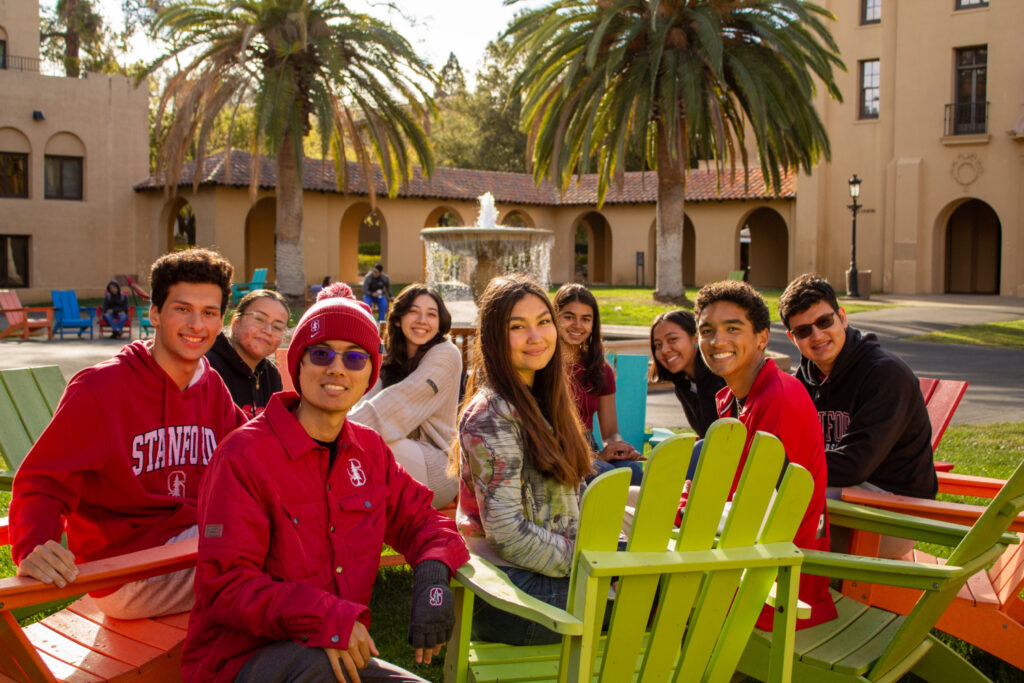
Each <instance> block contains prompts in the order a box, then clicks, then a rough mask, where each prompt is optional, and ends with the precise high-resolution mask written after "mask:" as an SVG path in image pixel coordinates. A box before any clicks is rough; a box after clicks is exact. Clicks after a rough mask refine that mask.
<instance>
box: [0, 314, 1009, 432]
mask: <svg viewBox="0 0 1024 683" xmlns="http://www.w3.org/2000/svg"><path fill="white" fill-rule="evenodd" d="M872 300H873V301H877V302H879V303H887V304H892V305H893V307H892V308H885V309H881V310H877V311H864V312H861V313H853V314H851V315H850V322H851V324H853V325H854V326H856V327H858V328H860V329H861V330H863V331H865V332H874V333H875V334H877V335H878V336H879V338H880V339H881V341H882V343H883V345H884V346H885V348H887V349H889V350H890V351H893V352H894V353H896V354H898V355H899V356H900V357H902V358H903V359H904V360H905V361H906V362H907V363H908V364H909V365H910V367H911V368H913V369H914V372H916V373H917V374H918V375H922V376H925V377H937V378H948V379H965V380H967V381H968V382H970V387H969V388H968V389H967V394H966V395H965V396H964V399H963V401H962V402H961V403H960V408H959V409H958V410H957V412H956V414H955V415H954V417H953V424H981V423H988V422H1024V351H1014V350H1009V349H996V348H986V347H981V346H956V345H949V344H930V343H927V342H912V341H907V339H906V338H907V337H909V336H913V335H916V334H923V333H926V332H931V331H935V330H941V329H947V328H950V327H956V326H958V325H965V324H978V323H983V322H995V321H1002V320H1015V319H1021V318H1024V300H1022V299H1010V298H1006V297H991V296H915V297H877V298H875V299H872ZM604 331H605V334H606V336H614V337H617V338H633V339H638V340H643V339H647V338H648V330H647V328H644V327H628V326H622V325H606V326H604ZM126 341H127V340H125V339H117V340H114V339H100V338H97V339H96V340H95V341H88V340H85V341H77V340H74V341H72V340H71V339H66V340H64V341H60V340H57V339H55V340H54V341H53V342H46V341H40V340H37V339H36V340H31V341H27V342H26V341H21V340H16V339H7V340H4V341H3V342H0V368H15V367H25V366H29V365H50V364H56V365H58V366H60V369H61V371H62V372H63V373H64V376H65V377H68V378H70V377H71V376H72V375H73V374H74V373H76V372H78V371H79V370H81V369H82V368H85V367H88V366H90V365H93V364H95V363H98V362H100V361H101V360H104V359H106V358H109V357H110V356H112V355H113V354H115V353H117V351H118V349H120V348H121V346H123V345H124V344H125V343H126ZM768 347H769V349H771V350H772V351H776V352H779V353H784V354H787V355H789V356H790V357H791V358H792V359H793V361H794V363H795V362H796V361H797V360H798V355H797V351H796V347H795V346H793V344H792V343H791V342H790V341H789V339H788V338H787V337H786V334H785V330H784V329H783V327H782V325H781V324H778V323H775V324H773V325H772V335H771V341H770V342H769V345H768ZM647 424H648V425H656V426H659V427H685V426H686V418H685V416H684V415H683V411H682V409H681V408H680V407H679V403H678V402H677V401H676V398H675V396H674V395H673V393H672V391H671V390H670V389H669V390H655V391H652V392H651V393H650V394H649V396H648V399H647Z"/></svg>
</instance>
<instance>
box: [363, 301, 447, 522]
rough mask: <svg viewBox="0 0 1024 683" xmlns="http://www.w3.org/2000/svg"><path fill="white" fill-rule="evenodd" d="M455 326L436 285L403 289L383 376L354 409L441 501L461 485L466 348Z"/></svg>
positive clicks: (393, 313) (388, 335)
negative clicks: (453, 468) (454, 455)
mask: <svg viewBox="0 0 1024 683" xmlns="http://www.w3.org/2000/svg"><path fill="white" fill-rule="evenodd" d="M451 328H452V316H451V314H450V313H449V312H448V308H447V307H446V306H445V305H444V300H443V299H442V298H441V295H440V294H438V292H437V290H436V289H434V288H433V287H430V286H429V285H423V284H412V285H409V286H408V287H406V288H405V289H403V290H402V291H401V292H400V293H399V294H398V296H397V297H396V298H395V300H394V305H393V306H392V307H391V310H390V311H389V312H388V323H387V328H386V329H385V331H384V348H385V351H384V360H383V362H382V364H381V369H380V379H378V380H377V383H376V384H374V386H373V388H372V389H371V390H370V391H369V393H367V394H366V397H365V398H364V399H363V400H362V401H361V402H360V403H359V404H358V405H357V406H356V407H355V408H353V409H352V412H351V413H349V417H350V418H351V419H353V420H355V421H356V422H359V423H361V424H364V425H366V426H367V427H371V428H373V429H374V430H376V431H377V432H378V433H380V435H381V436H382V437H384V441H386V442H387V444H388V446H390V447H391V451H392V452H393V453H394V454H395V459H396V460H397V461H398V462H399V464H400V465H402V467H404V468H405V469H406V470H407V471H408V472H409V474H411V475H412V476H413V478H414V479H416V480H417V481H419V482H420V483H422V484H426V485H427V486H428V487H429V488H430V490H431V491H433V492H434V501H433V502H434V507H441V506H443V505H445V504H447V503H449V502H451V501H452V499H454V498H455V495H456V494H457V493H458V490H459V486H458V481H457V480H456V479H455V478H453V477H451V476H449V474H448V472H447V468H448V446H449V445H450V444H451V442H452V441H453V440H454V439H455V412H456V410H457V409H458V399H459V383H460V379H461V376H462V355H461V354H460V353H459V350H458V349H457V348H456V347H455V345H454V344H452V343H451V342H450V341H449V340H448V337H447V334H448V332H449V330H451Z"/></svg>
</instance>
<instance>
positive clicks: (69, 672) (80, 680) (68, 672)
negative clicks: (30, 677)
mask: <svg viewBox="0 0 1024 683" xmlns="http://www.w3.org/2000/svg"><path fill="white" fill-rule="evenodd" d="M40 659H41V660H42V662H43V664H44V665H45V666H46V668H47V669H49V670H50V671H51V672H53V676H54V678H55V679H56V680H58V681H64V682H65V683H104V679H102V678H100V677H99V676H96V675H95V674H91V673H89V672H88V671H84V670H82V669H79V668H78V667H77V666H74V665H72V664H68V663H67V662H62V661H61V660H59V659H57V658H56V657H53V656H51V655H48V654H45V653H41V654H40Z"/></svg>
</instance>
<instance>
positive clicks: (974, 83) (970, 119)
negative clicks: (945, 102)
mask: <svg viewBox="0 0 1024 683" xmlns="http://www.w3.org/2000/svg"><path fill="white" fill-rule="evenodd" d="M982 52H984V61H979V60H978V59H977V56H978V55H979V54H980V53H982ZM967 53H974V54H975V58H974V60H973V61H972V62H971V63H970V64H961V55H964V54H967ZM962 74H970V81H971V85H970V92H969V93H967V92H963V91H961V84H962V83H963V79H962V78H961V75H962ZM979 86H980V87H979ZM963 95H970V98H969V99H968V98H965V97H963ZM979 95H981V97H980V98H979ZM963 107H966V108H967V109H966V110H962V108H963ZM965 111H966V114H965ZM987 131H988V43H984V44H981V45H966V46H964V47H957V48H953V121H952V134H953V135H972V134H976V133H978V134H983V133H986V132H987Z"/></svg>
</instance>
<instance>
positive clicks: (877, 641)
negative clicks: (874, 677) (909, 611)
mask: <svg viewBox="0 0 1024 683" xmlns="http://www.w3.org/2000/svg"><path fill="white" fill-rule="evenodd" d="M875 612H881V610H871V611H870V612H868V614H873V613H875ZM882 613H883V614H885V615H887V616H888V617H889V618H890V619H891V620H890V621H889V622H888V623H887V624H886V625H885V626H884V627H883V628H880V629H878V630H877V631H875V633H874V638H871V639H870V640H868V642H866V643H865V644H864V645H863V646H861V647H859V648H857V650H856V651H854V652H853V653H851V654H850V655H849V656H847V657H845V658H844V659H843V660H841V661H839V662H836V664H835V665H834V666H833V667H832V668H833V670H835V671H841V672H844V673H847V674H851V675H854V676H859V675H861V674H863V673H864V672H865V671H867V669H868V667H869V666H871V664H872V662H874V661H876V660H877V659H878V658H879V656H881V654H882V653H883V652H884V651H885V649H886V648H887V647H888V646H889V644H890V643H891V642H892V639H893V638H895V637H896V636H897V634H898V633H899V630H900V627H901V626H902V625H903V617H896V618H894V619H893V618H892V616H893V615H892V613H890V612H882Z"/></svg>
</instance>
